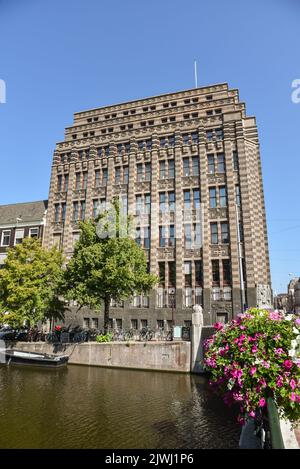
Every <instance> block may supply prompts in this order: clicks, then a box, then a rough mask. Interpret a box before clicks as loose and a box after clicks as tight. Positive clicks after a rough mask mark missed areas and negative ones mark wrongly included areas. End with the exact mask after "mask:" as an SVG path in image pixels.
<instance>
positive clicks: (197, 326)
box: [191, 305, 204, 373]
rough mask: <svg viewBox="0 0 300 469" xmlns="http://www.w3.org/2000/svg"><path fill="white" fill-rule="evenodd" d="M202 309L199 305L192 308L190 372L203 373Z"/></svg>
mask: <svg viewBox="0 0 300 469" xmlns="http://www.w3.org/2000/svg"><path fill="white" fill-rule="evenodd" d="M202 311H203V309H202V307H201V306H200V305H195V306H194V307H193V313H192V335H191V346H192V347H191V372H192V373H204V369H203V358H204V357H203V344H202V340H201V339H202V328H203V312H202Z"/></svg>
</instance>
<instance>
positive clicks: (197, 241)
mask: <svg viewBox="0 0 300 469" xmlns="http://www.w3.org/2000/svg"><path fill="white" fill-rule="evenodd" d="M201 244H202V239H201V225H200V223H194V249H199V248H200V247H201Z"/></svg>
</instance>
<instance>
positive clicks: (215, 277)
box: [211, 259, 220, 284]
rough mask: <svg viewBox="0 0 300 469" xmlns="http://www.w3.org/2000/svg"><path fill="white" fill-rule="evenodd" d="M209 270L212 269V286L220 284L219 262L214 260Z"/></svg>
mask: <svg viewBox="0 0 300 469" xmlns="http://www.w3.org/2000/svg"><path fill="white" fill-rule="evenodd" d="M211 269H212V280H213V283H214V284H216V283H217V284H220V266H219V260H218V259H214V260H212V261H211Z"/></svg>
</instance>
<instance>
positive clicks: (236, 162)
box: [232, 151, 239, 171]
mask: <svg viewBox="0 0 300 469" xmlns="http://www.w3.org/2000/svg"><path fill="white" fill-rule="evenodd" d="M232 158H233V170H234V171H238V170H239V157H238V152H237V151H234V152H233V153H232Z"/></svg>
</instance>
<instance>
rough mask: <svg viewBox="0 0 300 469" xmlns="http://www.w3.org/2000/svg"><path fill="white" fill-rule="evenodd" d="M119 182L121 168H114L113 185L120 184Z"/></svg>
mask: <svg viewBox="0 0 300 469" xmlns="http://www.w3.org/2000/svg"><path fill="white" fill-rule="evenodd" d="M120 182H121V168H120V167H118V168H115V184H120Z"/></svg>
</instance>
